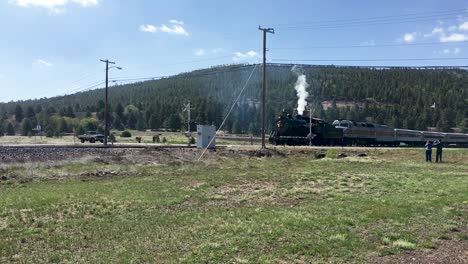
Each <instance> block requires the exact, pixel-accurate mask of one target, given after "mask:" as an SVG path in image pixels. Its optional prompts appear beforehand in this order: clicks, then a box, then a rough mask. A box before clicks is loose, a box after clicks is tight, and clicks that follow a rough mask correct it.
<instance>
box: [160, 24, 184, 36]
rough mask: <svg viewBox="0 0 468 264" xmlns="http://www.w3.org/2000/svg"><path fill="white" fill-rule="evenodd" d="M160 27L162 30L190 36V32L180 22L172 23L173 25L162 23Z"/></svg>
mask: <svg viewBox="0 0 468 264" xmlns="http://www.w3.org/2000/svg"><path fill="white" fill-rule="evenodd" d="M159 29H160V30H161V31H162V32H166V33H169V34H175V35H184V36H187V37H188V36H189V33H188V32H187V31H186V30H185V28H184V27H182V26H181V25H178V24H172V25H171V26H166V25H165V24H162V25H161V27H159Z"/></svg>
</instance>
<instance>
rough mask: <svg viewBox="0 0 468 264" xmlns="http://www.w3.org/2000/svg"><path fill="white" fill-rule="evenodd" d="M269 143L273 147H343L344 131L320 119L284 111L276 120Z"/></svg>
mask: <svg viewBox="0 0 468 264" xmlns="http://www.w3.org/2000/svg"><path fill="white" fill-rule="evenodd" d="M269 141H270V143H271V144H273V145H290V146H294V145H296V146H297V145H309V144H312V145H315V146H323V145H341V144H342V143H343V142H342V141H343V130H342V129H337V128H335V127H333V126H332V125H330V124H329V123H327V122H325V121H324V120H322V119H319V118H312V119H310V118H309V117H306V116H302V115H296V116H295V117H293V116H292V115H290V114H288V113H286V112H285V111H283V113H282V114H281V116H280V117H278V119H277V120H276V124H275V129H273V131H272V132H271V134H270V138H269Z"/></svg>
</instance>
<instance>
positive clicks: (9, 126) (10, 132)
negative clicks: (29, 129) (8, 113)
mask: <svg viewBox="0 0 468 264" xmlns="http://www.w3.org/2000/svg"><path fill="white" fill-rule="evenodd" d="M6 134H7V136H14V135H15V128H14V127H13V125H12V124H11V123H10V122H8V123H7V125H6Z"/></svg>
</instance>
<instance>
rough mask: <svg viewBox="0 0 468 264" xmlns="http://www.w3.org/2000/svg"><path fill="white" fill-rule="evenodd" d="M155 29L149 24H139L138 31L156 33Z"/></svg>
mask: <svg viewBox="0 0 468 264" xmlns="http://www.w3.org/2000/svg"><path fill="white" fill-rule="evenodd" d="M157 30H158V29H157V28H156V27H155V26H153V25H149V24H147V25H141V26H140V31H142V32H149V33H156V31H157Z"/></svg>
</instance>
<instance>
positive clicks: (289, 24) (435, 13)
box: [268, 9, 468, 27]
mask: <svg viewBox="0 0 468 264" xmlns="http://www.w3.org/2000/svg"><path fill="white" fill-rule="evenodd" d="M466 12H468V9H452V10H444V11H431V12H417V13H407V14H400V15H388V16H375V17H367V18H350V19H328V20H315V21H308V22H297V23H282V24H268V25H269V26H272V27H282V26H294V25H310V24H313V23H338V22H342V23H343V22H359V21H363V20H378V19H398V18H404V17H410V18H414V17H415V16H416V17H417V16H421V15H426V16H427V15H431V16H437V15H447V14H459V13H466Z"/></svg>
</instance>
